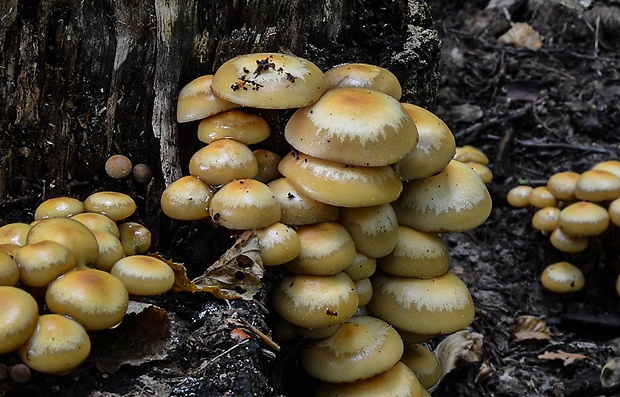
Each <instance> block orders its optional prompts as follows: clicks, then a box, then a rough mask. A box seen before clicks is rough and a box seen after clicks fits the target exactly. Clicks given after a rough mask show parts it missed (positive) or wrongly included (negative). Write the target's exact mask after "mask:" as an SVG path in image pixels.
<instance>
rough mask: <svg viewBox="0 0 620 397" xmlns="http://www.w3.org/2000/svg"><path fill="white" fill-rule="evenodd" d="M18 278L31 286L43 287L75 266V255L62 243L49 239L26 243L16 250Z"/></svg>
mask: <svg viewBox="0 0 620 397" xmlns="http://www.w3.org/2000/svg"><path fill="white" fill-rule="evenodd" d="M15 260H16V261H17V263H18V264H19V279H20V281H21V282H22V283H24V284H26V285H29V286H31V287H43V286H46V285H47V284H49V283H50V282H52V281H53V280H55V279H56V278H58V276H60V275H61V274H63V273H66V272H68V271H69V270H72V269H73V268H74V267H75V257H74V256H73V253H72V252H71V251H69V249H67V248H66V247H65V246H64V245H62V244H60V243H57V242H55V241H51V240H42V241H39V242H36V243H30V244H26V245H24V246H23V247H21V248H20V249H19V251H17V254H16V255H15Z"/></svg>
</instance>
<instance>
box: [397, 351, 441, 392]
mask: <svg viewBox="0 0 620 397" xmlns="http://www.w3.org/2000/svg"><path fill="white" fill-rule="evenodd" d="M400 361H401V362H402V363H403V364H405V365H406V366H407V367H409V369H411V370H412V371H413V373H414V374H415V376H416V378H418V380H419V381H420V384H421V385H422V387H423V388H425V389H430V388H431V387H433V386H435V384H437V382H439V380H440V379H441V365H440V364H439V360H438V359H437V357H436V356H435V354H434V353H433V352H432V351H430V350H429V348H428V347H426V346H424V345H423V344H421V343H415V344H405V350H404V352H403V357H402V358H401V359H400Z"/></svg>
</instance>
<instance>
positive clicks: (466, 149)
mask: <svg viewBox="0 0 620 397" xmlns="http://www.w3.org/2000/svg"><path fill="white" fill-rule="evenodd" d="M454 160H456V161H460V162H461V163H478V164H482V165H489V158H488V157H487V155H486V154H484V152H483V151H482V150H480V149H478V148H477V147H475V146H471V145H464V146H458V147H456V150H455V153H454Z"/></svg>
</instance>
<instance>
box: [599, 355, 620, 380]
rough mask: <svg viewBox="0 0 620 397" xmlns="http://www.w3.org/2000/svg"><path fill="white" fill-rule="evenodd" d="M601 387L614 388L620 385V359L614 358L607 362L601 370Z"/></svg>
mask: <svg viewBox="0 0 620 397" xmlns="http://www.w3.org/2000/svg"><path fill="white" fill-rule="evenodd" d="M601 385H603V387H614V386H617V385H620V358H619V357H614V358H612V359H610V360H609V361H607V363H605V365H604V366H603V369H601Z"/></svg>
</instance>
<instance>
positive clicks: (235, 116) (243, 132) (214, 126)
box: [198, 109, 270, 145]
mask: <svg viewBox="0 0 620 397" xmlns="http://www.w3.org/2000/svg"><path fill="white" fill-rule="evenodd" d="M269 133H270V130H269V124H267V121H266V120H265V119H264V118H262V117H261V116H259V115H257V114H253V113H248V112H244V111H242V110H239V109H232V110H227V111H225V112H222V113H218V114H216V115H214V116H211V117H207V118H205V119H203V120H202V121H201V122H200V124H198V140H199V141H201V142H204V143H213V142H214V141H216V140H218V139H234V140H235V141H238V142H241V143H244V144H246V145H253V144H255V143H259V142H262V141H264V140H265V139H267V138H268V137H269Z"/></svg>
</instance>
